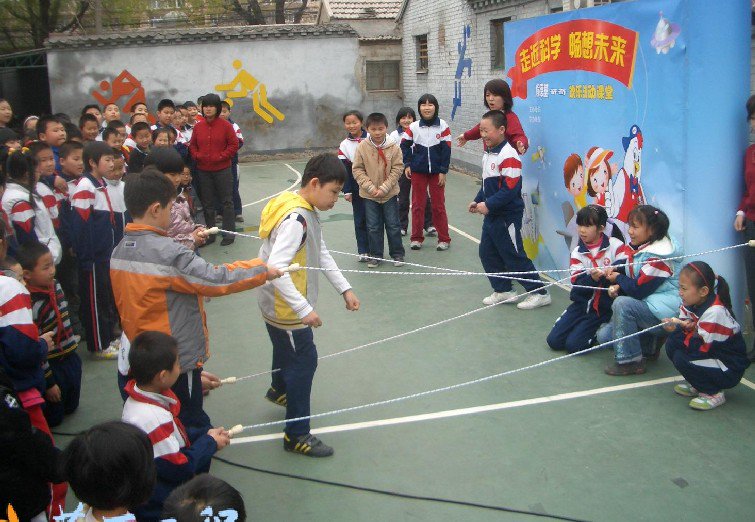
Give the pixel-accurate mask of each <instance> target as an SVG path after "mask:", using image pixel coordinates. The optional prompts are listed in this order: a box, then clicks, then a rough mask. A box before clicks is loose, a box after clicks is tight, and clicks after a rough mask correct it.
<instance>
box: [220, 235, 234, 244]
mask: <svg viewBox="0 0 755 522" xmlns="http://www.w3.org/2000/svg"><path fill="white" fill-rule="evenodd" d="M235 240H236V238H234V237H233V236H226V237H224V238H223V241H221V242H220V246H228V245H232V244H233V242H234V241H235Z"/></svg>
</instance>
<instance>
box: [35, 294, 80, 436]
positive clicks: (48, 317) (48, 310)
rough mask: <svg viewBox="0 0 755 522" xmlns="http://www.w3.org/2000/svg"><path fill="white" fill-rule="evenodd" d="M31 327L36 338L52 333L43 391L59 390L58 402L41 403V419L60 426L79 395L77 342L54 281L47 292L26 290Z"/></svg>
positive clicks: (64, 298) (75, 404) (63, 296)
mask: <svg viewBox="0 0 755 522" xmlns="http://www.w3.org/2000/svg"><path fill="white" fill-rule="evenodd" d="M29 293H30V294H31V310H32V316H33V318H34V324H36V325H37V329H38V330H39V333H40V335H41V334H44V333H47V332H54V333H55V337H54V338H53V347H52V348H51V349H50V351H49V352H47V365H46V367H45V387H46V390H49V389H50V388H52V387H53V386H55V385H57V386H58V387H59V388H60V394H61V400H60V402H50V401H46V403H45V410H44V413H45V418H46V419H47V424H48V425H49V426H51V427H54V426H57V425H58V424H60V423H61V422H63V416H64V415H68V414H71V413H73V412H74V411H76V408H78V406H79V396H80V394H81V359H80V358H79V356H78V354H77V353H76V348H78V342H77V341H76V337H75V336H74V334H73V328H72V327H71V318H70V316H69V312H68V302H67V300H66V297H65V294H64V293H63V288H62V287H61V286H60V284H59V283H58V282H57V281H56V282H55V285H54V286H53V287H51V288H39V287H34V286H29Z"/></svg>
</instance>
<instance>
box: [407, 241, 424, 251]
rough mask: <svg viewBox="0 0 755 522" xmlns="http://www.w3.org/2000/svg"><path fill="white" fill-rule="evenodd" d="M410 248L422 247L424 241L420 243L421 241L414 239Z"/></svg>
mask: <svg viewBox="0 0 755 522" xmlns="http://www.w3.org/2000/svg"><path fill="white" fill-rule="evenodd" d="M409 248H411V249H412V250H419V249H420V248H422V243H420V242H419V241H412V242H411V244H410V245H409Z"/></svg>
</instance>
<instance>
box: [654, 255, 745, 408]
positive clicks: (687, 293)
mask: <svg viewBox="0 0 755 522" xmlns="http://www.w3.org/2000/svg"><path fill="white" fill-rule="evenodd" d="M679 296H680V297H681V298H682V306H681V307H680V310H679V317H674V318H671V319H664V320H663V321H664V323H666V324H665V326H664V328H665V329H666V330H667V331H669V332H672V333H671V335H670V336H669V338H668V340H667V341H666V353H667V354H668V357H669V359H671V362H673V363H674V366H675V367H676V369H677V370H678V371H679V373H681V374H682V376H684V378H685V379H686V381H685V382H683V383H681V384H677V385H676V386H674V391H675V392H676V393H677V394H679V395H682V396H684V397H692V400H691V401H690V403H689V406H690V407H691V408H694V409H696V410H712V409H713V408H716V407H718V406H721V405H722V404H723V403H724V402H725V401H726V399H725V397H724V392H723V390H725V389H728V388H733V387H734V386H736V385H737V384H738V383H739V381H740V380H741V379H742V375H744V371H745V370H746V369H747V367H748V366H749V365H750V361H749V360H748V359H747V349H746V347H745V342H744V338H743V337H742V331H741V328H740V326H739V323H737V321H736V320H735V318H734V312H733V311H732V309H731V295H730V293H729V285H728V283H727V282H726V280H725V279H724V278H723V277H721V276H717V275H716V274H715V273H714V272H713V269H712V268H711V267H710V265H708V264H707V263H704V262H702V261H693V262H692V263H689V264H688V265H685V266H684V268H682V270H681V272H680V273H679Z"/></svg>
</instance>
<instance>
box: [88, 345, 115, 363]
mask: <svg viewBox="0 0 755 522" xmlns="http://www.w3.org/2000/svg"><path fill="white" fill-rule="evenodd" d="M118 351H119V350H118V348H115V347H114V346H113V345H112V344H111V345H110V346H108V347H107V348H105V349H104V350H100V351H99V352H94V354H92V355H94V357H95V358H96V359H104V360H114V359H117V358H118Z"/></svg>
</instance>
